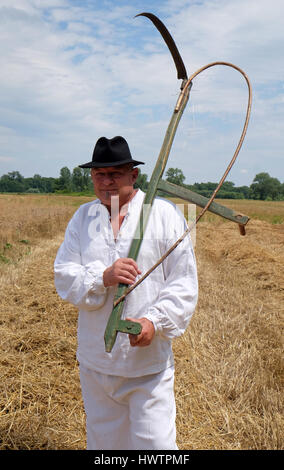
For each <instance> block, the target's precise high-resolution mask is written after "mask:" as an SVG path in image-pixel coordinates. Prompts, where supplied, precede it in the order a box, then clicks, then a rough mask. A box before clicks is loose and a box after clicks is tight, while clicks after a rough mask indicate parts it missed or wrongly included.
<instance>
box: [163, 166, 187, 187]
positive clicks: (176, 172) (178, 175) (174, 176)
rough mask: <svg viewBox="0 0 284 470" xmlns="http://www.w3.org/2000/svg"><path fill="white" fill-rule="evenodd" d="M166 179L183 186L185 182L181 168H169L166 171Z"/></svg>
mask: <svg viewBox="0 0 284 470" xmlns="http://www.w3.org/2000/svg"><path fill="white" fill-rule="evenodd" d="M166 180H167V181H169V183H173V184H177V185H178V186H182V185H183V184H184V180H185V176H184V174H183V172H182V170H180V169H179V168H169V169H168V171H167V172H166Z"/></svg>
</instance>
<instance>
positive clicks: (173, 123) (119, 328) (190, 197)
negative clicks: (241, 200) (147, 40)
mask: <svg viewBox="0 0 284 470" xmlns="http://www.w3.org/2000/svg"><path fill="white" fill-rule="evenodd" d="M136 16H146V17H147V18H149V19H150V20H151V21H152V22H153V24H154V25H155V26H156V27H157V29H158V30H159V31H160V33H161V35H162V36H163V38H164V40H165V42H166V44H167V46H168V48H169V50H170V52H171V54H172V57H173V60H174V62H175V65H176V69H177V76H178V79H182V84H181V91H180V94H179V97H178V100H177V103H176V106H175V108H174V111H173V114H172V117H171V120H170V123H169V125H168V128H167V131H166V134H165V137H164V141H163V144H162V147H161V150H160V154H159V156H158V159H157V162H156V166H155V168H154V170H153V173H152V176H151V179H150V182H149V188H148V190H147V193H146V195H145V199H144V205H145V206H146V207H147V208H151V206H152V203H153V201H154V197H155V195H156V193H157V191H158V190H162V191H164V192H166V193H167V194H170V195H174V196H177V197H179V198H182V199H185V200H186V201H190V202H193V203H194V204H196V205H198V206H200V207H202V210H201V212H200V214H199V215H198V216H197V218H196V220H195V221H194V222H193V223H192V224H190V226H189V227H188V228H187V229H186V231H185V232H184V234H183V235H182V236H181V237H180V238H179V239H178V240H177V241H176V243H175V244H174V245H173V246H172V247H171V248H170V249H169V250H168V251H167V252H166V253H165V254H164V255H163V256H162V257H161V258H160V259H159V260H158V261H157V262H156V263H155V264H154V265H153V266H152V268H151V269H149V271H147V272H146V273H145V274H144V275H143V276H142V277H141V278H140V279H139V280H138V281H137V282H136V283H135V284H133V285H132V286H131V287H128V286H127V285H125V284H119V285H118V288H117V291H116V294H115V298H114V305H113V310H112V312H111V314H110V317H109V320H108V323H107V326H106V330H105V335H104V340H105V350H106V352H111V350H112V348H113V345H114V343H115V340H116V336H117V333H118V332H121V333H128V334H135V335H136V334H139V333H140V331H141V325H140V323H138V322H133V321H128V320H122V319H121V315H122V310H123V306H124V299H125V297H126V296H127V295H128V294H129V293H130V292H132V291H133V290H134V289H135V288H136V287H137V286H138V285H139V284H140V283H141V282H143V280H144V279H145V278H146V277H147V276H149V275H150V274H151V272H153V271H154V269H156V268H157V266H159V265H160V264H161V263H162V262H163V261H164V259H165V258H166V257H167V256H169V254H170V253H171V252H172V251H173V250H174V249H175V248H176V247H177V246H178V245H179V244H180V243H181V242H182V240H183V239H184V238H185V237H186V236H187V235H188V234H189V233H190V231H191V230H192V229H193V227H195V225H196V224H197V222H198V221H199V220H200V219H201V217H202V216H203V215H204V214H205V212H206V211H207V210H209V211H211V212H214V213H215V214H218V215H220V216H221V217H224V218H226V219H229V220H231V221H233V222H235V223H237V224H238V225H239V228H240V233H241V234H242V235H245V225H246V224H247V222H248V220H249V218H248V217H247V216H245V215H242V214H239V213H237V212H235V211H233V210H232V209H229V208H227V207H225V206H222V205H221V204H217V203H216V202H213V201H214V199H215V197H216V195H217V193H218V191H219V190H220V188H221V186H222V184H223V183H224V181H225V179H226V177H227V175H228V173H229V172H230V170H231V168H232V166H233V164H234V163H235V160H236V158H237V156H238V154H239V151H240V149H241V146H242V143H243V140H244V138H245V134H246V131H247V127H248V122H249V117H250V112H251V102H252V90H251V85H250V82H249V79H248V77H247V76H246V74H245V73H244V72H243V70H241V69H240V68H239V67H237V66H236V65H234V64H231V63H228V62H212V63H210V64H207V65H205V66H204V67H202V68H200V69H199V70H197V71H196V72H195V73H193V74H192V75H191V76H190V77H189V78H187V72H186V68H185V66H184V63H183V61H182V58H181V56H180V54H179V51H178V49H177V47H176V44H175V42H174V40H173V38H172V36H171V35H170V33H169V31H168V30H167V28H166V27H165V25H164V24H163V23H162V22H161V20H159V18H157V17H156V16H155V15H153V14H152V13H140V14H139V15H136ZM216 65H223V66H227V67H232V68H234V69H235V70H237V71H238V72H240V73H241V74H242V75H243V77H244V78H245V80H246V83H247V86H248V104H247V112H246V118H245V123H244V126H243V130H242V134H241V137H240V140H239V142H238V145H237V147H236V150H235V153H234V155H233V157H232V159H231V161H230V163H229V164H228V166H227V168H226V170H225V172H224V174H223V176H222V178H221V179H220V181H219V183H218V186H217V188H216V189H215V191H214V192H213V194H212V196H211V197H210V198H208V199H207V198H205V197H203V196H200V195H199V194H196V193H194V192H192V191H189V190H188V189H186V188H183V187H180V186H177V185H174V184H171V183H169V182H168V181H164V180H162V176H163V172H164V170H165V167H166V164H167V161H168V156H169V153H170V150H171V147H172V143H173V140H174V136H175V134H176V130H177V127H178V124H179V121H180V119H181V117H182V114H183V112H184V109H185V107H186V104H187V102H188V99H189V93H190V90H191V87H192V80H193V79H194V78H195V77H196V76H197V75H199V74H200V73H201V72H203V71H204V70H206V69H207V68H210V67H213V66H216ZM149 215H150V210H147V211H146V213H145V211H142V210H141V214H140V220H139V223H138V226H137V229H136V234H135V237H134V239H133V240H132V243H131V246H130V250H129V253H128V257H129V258H133V259H134V260H136V259H137V256H138V253H139V249H140V246H141V243H142V240H143V234H144V231H145V229H146V225H147V221H148V219H149Z"/></svg>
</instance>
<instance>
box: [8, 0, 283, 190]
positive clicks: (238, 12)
mask: <svg viewBox="0 0 284 470" xmlns="http://www.w3.org/2000/svg"><path fill="white" fill-rule="evenodd" d="M143 11H148V12H152V13H154V14H156V15H157V16H158V17H159V18H160V19H161V20H162V21H163V22H164V23H165V24H166V26H167V27H168V29H169V30H170V32H171V34H172V36H173V37H174V39H175V41H176V44H177V46H178V48H179V50H180V53H181V55H182V57H183V60H184V63H185V66H186V68H187V71H188V74H191V73H192V72H194V71H195V70H197V69H198V68H200V67H201V66H203V65H205V64H207V63H209V62H213V61H227V62H231V63H234V64H236V65H237V66H239V67H241V68H242V69H243V70H244V71H245V72H246V74H247V75H248V77H249V79H250V81H251V84H252V88H253V107H252V115H251V120H250V124H249V128H248V133H247V136H246V139H245V141H244V144H243V147H242V149H241V152H240V155H239V157H238V160H237V162H236V164H235V166H234V167H233V169H232V170H231V173H230V175H229V177H228V180H230V181H234V182H235V184H236V185H243V184H244V185H250V184H251V183H252V180H253V178H254V176H255V175H256V174H257V173H259V172H262V171H266V172H268V173H269V174H270V175H271V176H273V177H277V178H278V179H280V181H281V182H283V181H284V163H283V147H284V145H283V143H284V142H283V141H284V111H283V104H284V82H283V76H284V73H283V72H284V61H283V47H284V41H283V39H284V33H283V17H284V2H283V0H270V1H269V2H267V0H203V1H202V0H198V1H195V0H166V1H157V0H156V1H155V2H153V1H148V0H147V1H142V0H141V1H140V0H137V1H131V2H130V1H120V0H117V1H113V0H106V1H101V0H100V1H99V0H93V1H91V0H81V1H79V0H13V1H12V2H11V0H0V24H1V27H0V47H1V54H0V63H1V74H0V175H2V174H4V173H7V172H9V171H15V170H18V171H20V173H21V174H22V175H23V176H26V177H27V176H33V175H34V174H36V173H38V174H40V175H42V176H54V177H57V176H59V172H60V168H62V167H63V166H68V167H69V168H70V170H71V171H72V169H73V168H74V167H76V166H77V165H78V164H80V163H84V162H86V161H89V160H90V159H91V155H92V151H93V147H94V145H95V142H96V140H97V139H98V138H99V137H100V136H102V135H104V136H106V137H109V138H110V137H113V136H115V135H123V136H124V137H125V138H126V139H127V140H128V142H129V145H130V149H131V152H132V155H133V157H134V158H135V159H138V160H142V161H144V162H145V166H144V167H143V170H142V171H143V172H145V173H147V174H148V175H149V176H150V175H151V173H152V170H153V167H154V164H155V161H156V159H157V156H158V154H159V151H160V147H161V144H162V141H163V138H164V135H165V132H166V129H167V126H168V123H169V120H170V118H171V115H172V112H173V109H174V106H175V103H176V99H177V97H178V93H179V87H180V81H178V80H177V77H176V70H175V67H174V63H173V61H172V59H171V56H170V54H169V52H168V50H167V47H166V45H165V44H164V42H163V40H162V38H161V36H160V34H159V33H158V31H157V30H156V29H155V28H154V26H153V25H152V23H151V22H150V21H149V20H148V19H147V18H144V17H139V18H135V19H134V16H135V15H136V14H138V13H141V12H143ZM246 104H247V86H246V83H245V81H244V79H243V77H242V76H241V75H240V74H238V73H237V72H236V71H235V70H231V69H227V68H226V67H215V68H214V69H209V70H207V71H205V72H204V73H203V74H202V75H199V76H198V77H196V78H195V80H194V82H193V88H192V92H191V97H190V101H189V103H188V105H187V108H186V110H185V113H184V115H183V117H182V120H181V123H180V125H179V128H178V131H177V135H176V138H175V141H174V144H173V147H172V151H171V153H170V157H169V160H168V165H167V168H169V167H178V168H181V169H182V170H183V172H184V174H185V176H186V182H187V183H194V182H201V181H218V180H219V179H220V177H221V175H222V173H223V171H224V169H225V167H226V165H227V162H228V161H229V160H230V159H231V157H232V154H233V152H234V148H235V146H236V145H237V142H238V139H239V135H240V133H241V129H242V125H243V120H244V117H245V111H246Z"/></svg>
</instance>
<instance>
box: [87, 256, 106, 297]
mask: <svg viewBox="0 0 284 470" xmlns="http://www.w3.org/2000/svg"><path fill="white" fill-rule="evenodd" d="M86 268H87V270H88V274H89V275H90V276H91V278H92V279H91V282H90V289H89V292H91V293H96V294H105V293H106V292H107V287H105V286H104V281H103V275H104V271H105V269H106V268H105V266H100V267H99V268H98V266H97V263H96V262H95V263H89V264H87V265H86Z"/></svg>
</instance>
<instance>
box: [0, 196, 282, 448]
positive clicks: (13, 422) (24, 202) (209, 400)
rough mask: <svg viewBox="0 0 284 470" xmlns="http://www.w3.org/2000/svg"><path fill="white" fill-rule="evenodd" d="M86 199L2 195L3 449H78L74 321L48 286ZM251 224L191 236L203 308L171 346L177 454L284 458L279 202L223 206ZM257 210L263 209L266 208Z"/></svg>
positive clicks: (213, 224)
mask: <svg viewBox="0 0 284 470" xmlns="http://www.w3.org/2000/svg"><path fill="white" fill-rule="evenodd" d="M88 200H90V198H80V197H69V196H53V195H52V196H43V195H27V196H26V195H25V196H17V195H15V196H8V195H7V196H6V195H0V209H1V212H0V213H1V219H0V221H1V224H0V240H1V251H0V252H1V257H3V260H2V262H1V261H0V295H1V306H0V333H1V335H0V345H1V356H0V374H1V383H0V449H1V450H5V449H14V450H16V449H74V450H76V449H83V448H85V444H86V442H85V416H84V409H83V404H82V399H81V391H80V384H79V376H78V366H77V362H76V346H77V342H76V330H77V311H76V309H75V308H74V307H72V306H71V305H69V304H68V303H66V302H63V301H62V300H61V299H60V298H59V297H58V295H57V294H56V291H55V288H54V284H53V260H54V257H55V254H56V251H57V249H58V247H59V245H60V243H61V241H62V238H63V234H64V230H65V227H66V224H67V221H68V220H69V218H70V217H71V215H72V213H73V212H74V210H75V209H76V207H77V206H78V205H79V204H81V203H83V202H86V201H88ZM222 202H224V203H226V204H227V205H229V204H232V207H234V208H238V209H239V210H241V211H242V212H243V213H246V214H247V215H249V216H252V214H257V217H255V218H252V220H251V221H250V222H249V223H248V225H247V234H246V236H245V237H241V236H240V234H239V231H238V229H237V227H236V226H235V225H234V224H233V223H230V222H224V221H223V220H221V219H220V218H218V219H217V218H216V217H215V216H213V219H211V218H210V214H209V219H207V220H205V219H204V220H203V222H202V223H200V224H198V226H197V233H196V258H197V262H198V271H199V285H200V292H199V301H198V306H197V309H196V312H195V314H194V316H193V319H192V321H191V323H190V325H189V328H188V330H187V331H186V333H185V334H184V335H183V336H182V337H180V338H178V339H176V340H175V341H174V343H173V350H174V355H175V364H176V384H175V390H176V400H177V441H178V445H179V447H180V449H189V450H190V449H222V450H226V449H234V450H237V449H264V450H268V449H282V448H283V399H282V393H281V390H282V387H283V359H282V353H283V342H282V338H281V332H282V328H283V313H284V312H283V292H284V268H283V267H284V250H283V244H284V225H283V223H278V224H275V223H272V219H273V217H280V218H281V217H282V216H283V212H282V214H281V210H282V211H283V203H278V202H267V204H266V203H261V204H260V203H259V202H257V201H222ZM262 204H263V206H262Z"/></svg>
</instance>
